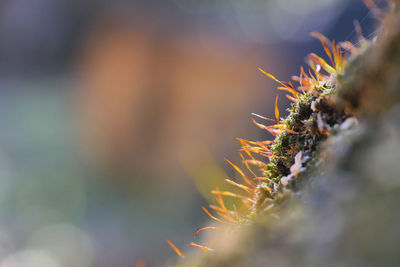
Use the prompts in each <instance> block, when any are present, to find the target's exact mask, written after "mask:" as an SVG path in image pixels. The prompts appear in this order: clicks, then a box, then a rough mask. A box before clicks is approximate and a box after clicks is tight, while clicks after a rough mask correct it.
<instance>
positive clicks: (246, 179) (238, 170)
mask: <svg viewBox="0 0 400 267" xmlns="http://www.w3.org/2000/svg"><path fill="white" fill-rule="evenodd" d="M225 160H226V161H227V162H228V163H229V164H230V165H231V166H232V167H233V168H234V169H235V170H236V171H237V172H238V173H239V174H240V175H241V176H242V178H243V180H244V181H245V183H247V184H249V185H251V186H255V184H254V183H253V181H251V180H250V179H249V178H247V176H246V175H245V174H244V172H243V171H242V170H241V169H240V168H239V167H238V166H236V165H235V164H233V163H232V162H230V161H229V160H228V159H225Z"/></svg>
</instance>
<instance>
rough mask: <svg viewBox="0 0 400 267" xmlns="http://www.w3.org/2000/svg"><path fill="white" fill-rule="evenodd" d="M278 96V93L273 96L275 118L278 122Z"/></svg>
mask: <svg viewBox="0 0 400 267" xmlns="http://www.w3.org/2000/svg"><path fill="white" fill-rule="evenodd" d="M278 98H279V95H277V96H276V98H275V118H276V122H277V123H279V108H278Z"/></svg>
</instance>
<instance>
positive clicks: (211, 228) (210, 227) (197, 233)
mask: <svg viewBox="0 0 400 267" xmlns="http://www.w3.org/2000/svg"><path fill="white" fill-rule="evenodd" d="M222 229H223V228H220V227H213V226H209V227H204V228H201V229H199V230H197V231H196V233H195V234H194V237H196V236H198V235H199V234H200V233H201V232H203V231H205V230H222Z"/></svg>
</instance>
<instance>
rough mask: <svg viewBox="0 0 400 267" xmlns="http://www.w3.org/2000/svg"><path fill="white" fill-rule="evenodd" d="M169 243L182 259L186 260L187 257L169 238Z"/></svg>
mask: <svg viewBox="0 0 400 267" xmlns="http://www.w3.org/2000/svg"><path fill="white" fill-rule="evenodd" d="M167 243H168V244H169V245H170V246H171V247H172V249H173V250H174V251H175V253H176V254H178V255H179V256H180V257H181V258H182V259H184V260H186V257H185V256H184V255H183V254H182V252H181V251H180V250H179V249H178V248H177V247H176V246H175V245H174V244H173V243H172V242H171V241H169V240H167Z"/></svg>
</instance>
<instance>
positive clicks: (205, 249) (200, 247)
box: [190, 242, 215, 251]
mask: <svg viewBox="0 0 400 267" xmlns="http://www.w3.org/2000/svg"><path fill="white" fill-rule="evenodd" d="M190 245H191V246H193V247H196V248H199V249H201V250H203V251H214V250H215V249H213V248H209V247H206V246H202V245H198V244H196V243H194V242H192V243H190Z"/></svg>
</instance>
